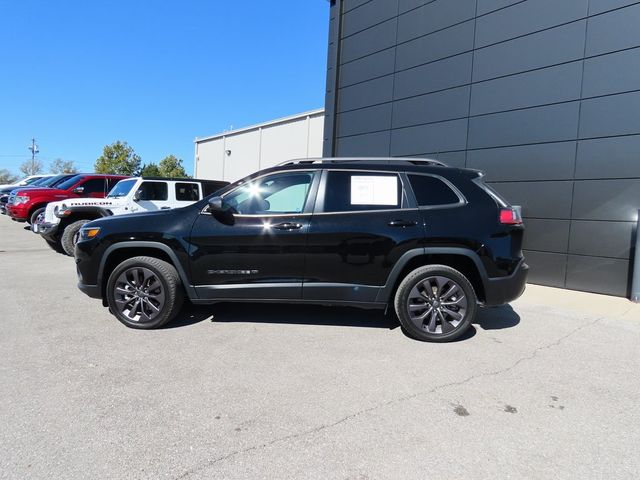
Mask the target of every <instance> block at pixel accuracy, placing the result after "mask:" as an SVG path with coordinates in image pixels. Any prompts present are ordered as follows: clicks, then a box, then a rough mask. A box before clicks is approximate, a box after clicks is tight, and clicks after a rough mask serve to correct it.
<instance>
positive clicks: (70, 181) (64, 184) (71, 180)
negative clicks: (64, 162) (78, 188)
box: [56, 175, 83, 190]
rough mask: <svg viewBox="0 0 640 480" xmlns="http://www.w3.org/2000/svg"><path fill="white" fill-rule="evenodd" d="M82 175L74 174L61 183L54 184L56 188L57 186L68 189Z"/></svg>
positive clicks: (80, 178)
mask: <svg viewBox="0 0 640 480" xmlns="http://www.w3.org/2000/svg"><path fill="white" fill-rule="evenodd" d="M82 178H83V177H82V175H74V176H73V177H71V178H69V179H67V180H65V181H64V182H62V183H59V184H58V185H56V188H59V189H60V190H68V189H69V188H71V187H73V186H74V185H75V184H76V183H78V182H79V181H80V180H82Z"/></svg>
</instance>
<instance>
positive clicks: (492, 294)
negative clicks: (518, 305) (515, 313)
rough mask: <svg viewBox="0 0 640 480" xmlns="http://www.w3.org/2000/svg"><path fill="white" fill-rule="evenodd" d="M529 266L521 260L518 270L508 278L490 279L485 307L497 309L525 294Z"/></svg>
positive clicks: (488, 280) (487, 285) (486, 288)
mask: <svg viewBox="0 0 640 480" xmlns="http://www.w3.org/2000/svg"><path fill="white" fill-rule="evenodd" d="M528 275H529V265H527V264H526V263H525V261H524V258H523V259H522V260H520V264H519V265H518V268H516V270H515V271H514V272H513V274H512V275H510V276H508V277H501V278H489V279H487V281H486V282H485V297H486V300H485V305H486V306H487V307H496V306H498V305H504V304H505V303H509V302H512V301H514V300H515V299H516V298H518V297H519V296H520V295H522V293H523V292H524V289H525V285H526V283H527V276H528Z"/></svg>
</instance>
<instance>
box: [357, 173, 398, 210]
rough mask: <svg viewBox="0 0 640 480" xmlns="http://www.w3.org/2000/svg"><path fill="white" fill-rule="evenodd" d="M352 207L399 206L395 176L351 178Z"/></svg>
mask: <svg viewBox="0 0 640 480" xmlns="http://www.w3.org/2000/svg"><path fill="white" fill-rule="evenodd" d="M351 205H398V179H397V177H395V176H388V175H387V176H373V175H372V176H369V175H367V176H357V175H354V176H353V177H351Z"/></svg>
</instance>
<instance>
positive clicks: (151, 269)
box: [106, 257, 183, 330]
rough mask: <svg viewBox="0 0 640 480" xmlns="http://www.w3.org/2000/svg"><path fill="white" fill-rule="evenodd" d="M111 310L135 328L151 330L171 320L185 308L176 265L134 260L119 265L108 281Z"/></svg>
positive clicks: (160, 261)
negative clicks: (182, 307)
mask: <svg viewBox="0 0 640 480" xmlns="http://www.w3.org/2000/svg"><path fill="white" fill-rule="evenodd" d="M106 293H107V301H108V302H109V310H110V311H111V313H113V314H114V315H115V316H116V317H117V318H118V320H120V321H121V322H122V323H124V324H125V325H126V326H128V327H131V328H139V329H143V330H150V329H153V328H158V327H161V326H162V325H164V324H165V323H167V322H168V321H170V320H171V319H172V318H173V317H174V316H175V315H176V314H177V313H178V312H179V311H180V307H181V306H182V301H183V292H182V283H181V281H180V276H179V275H178V272H177V271H176V269H175V268H174V266H173V265H171V264H170V263H167V262H165V261H163V260H159V259H157V258H153V257H133V258H130V259H128V260H125V261H124V262H122V263H121V264H120V265H118V266H117V267H116V268H115V270H114V271H113V272H112V273H111V275H110V276H109V281H108V282H107V292H106Z"/></svg>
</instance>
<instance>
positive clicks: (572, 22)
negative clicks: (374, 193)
mask: <svg viewBox="0 0 640 480" xmlns="http://www.w3.org/2000/svg"><path fill="white" fill-rule="evenodd" d="M330 8H331V23H330V34H329V36H330V38H329V61H328V76H327V78H328V80H327V96H326V106H325V107H326V108H325V111H326V116H325V134H324V135H325V136H324V154H325V155H339V156H343V155H392V156H400V155H401V156H430V157H435V158H437V159H441V160H443V161H445V162H447V163H448V164H450V165H453V166H467V167H472V168H478V169H482V170H484V171H485V172H486V173H487V177H488V179H489V180H490V181H491V183H492V184H493V185H494V187H495V188H496V189H497V190H499V191H501V192H502V193H504V195H505V196H506V197H507V198H508V199H509V200H510V201H511V202H512V203H514V204H520V205H522V206H523V214H524V216H525V222H526V226H527V235H526V241H525V248H526V251H525V254H526V256H527V259H528V263H529V264H530V265H531V267H532V269H531V277H530V280H531V281H532V282H533V283H540V284H544V285H551V286H558V287H566V288H570V289H577V290H586V291H593V292H601V293H607V294H613V295H620V296H626V295H627V294H628V290H629V283H630V257H631V256H632V255H633V249H632V244H633V241H634V240H633V238H634V235H635V222H636V220H637V211H638V208H640V2H637V1H628V0H334V1H331V7H330Z"/></svg>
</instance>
